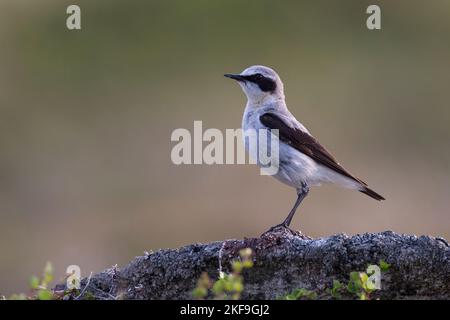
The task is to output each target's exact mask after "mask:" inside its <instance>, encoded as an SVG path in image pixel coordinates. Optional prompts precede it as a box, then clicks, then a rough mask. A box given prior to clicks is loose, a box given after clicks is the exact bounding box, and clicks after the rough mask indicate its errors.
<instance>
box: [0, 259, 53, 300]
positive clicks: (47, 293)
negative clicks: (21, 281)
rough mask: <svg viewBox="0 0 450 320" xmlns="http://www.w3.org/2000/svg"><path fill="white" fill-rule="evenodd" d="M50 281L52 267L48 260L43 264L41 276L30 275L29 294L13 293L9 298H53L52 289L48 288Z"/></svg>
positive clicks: (51, 278) (51, 279)
mask: <svg viewBox="0 0 450 320" xmlns="http://www.w3.org/2000/svg"><path fill="white" fill-rule="evenodd" d="M52 281H53V267H52V264H51V263H50V262H47V263H46V264H45V267H44V272H43V274H42V277H41V278H39V277H37V276H31V278H30V281H29V286H30V290H31V294H30V295H26V294H24V293H19V294H13V295H11V296H10V297H9V300H53V299H55V298H56V296H55V295H54V294H53V291H52V290H51V289H49V285H50V283H51V282H52ZM3 298H5V297H3ZM5 299H6V298H5Z"/></svg>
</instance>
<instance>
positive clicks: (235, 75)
mask: <svg viewBox="0 0 450 320" xmlns="http://www.w3.org/2000/svg"><path fill="white" fill-rule="evenodd" d="M224 76H225V77H227V78H230V79H233V80H237V81H245V77H244V76H241V75H240V74H231V73H226V74H224Z"/></svg>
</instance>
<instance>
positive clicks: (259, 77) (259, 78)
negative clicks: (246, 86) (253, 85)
mask: <svg viewBox="0 0 450 320" xmlns="http://www.w3.org/2000/svg"><path fill="white" fill-rule="evenodd" d="M255 78H256V79H257V80H261V79H262V78H264V77H263V76H262V75H261V74H259V73H258V74H256V75H255Z"/></svg>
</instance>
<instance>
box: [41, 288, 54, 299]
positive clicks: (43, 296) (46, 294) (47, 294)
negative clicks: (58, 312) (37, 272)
mask: <svg viewBox="0 0 450 320" xmlns="http://www.w3.org/2000/svg"><path fill="white" fill-rule="evenodd" d="M38 299H39V300H52V299H53V293H52V292H51V291H50V290H47V289H44V290H39V292H38Z"/></svg>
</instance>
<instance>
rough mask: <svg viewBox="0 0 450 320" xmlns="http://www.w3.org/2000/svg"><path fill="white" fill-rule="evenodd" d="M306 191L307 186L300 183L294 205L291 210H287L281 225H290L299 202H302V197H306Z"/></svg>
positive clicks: (307, 190) (307, 189)
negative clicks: (287, 213)
mask: <svg viewBox="0 0 450 320" xmlns="http://www.w3.org/2000/svg"><path fill="white" fill-rule="evenodd" d="M308 192H309V187H308V186H307V185H306V184H302V188H301V189H299V190H298V194H297V200H296V201H295V204H294V207H293V208H292V209H291V212H289V215H288V216H287V217H286V219H285V220H284V221H283V223H282V225H283V226H285V227H289V226H290V225H291V221H292V218H293V217H294V215H295V212H296V211H297V208H298V206H299V205H300V203H302V201H303V199H305V198H306V196H307V195H308Z"/></svg>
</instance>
